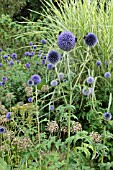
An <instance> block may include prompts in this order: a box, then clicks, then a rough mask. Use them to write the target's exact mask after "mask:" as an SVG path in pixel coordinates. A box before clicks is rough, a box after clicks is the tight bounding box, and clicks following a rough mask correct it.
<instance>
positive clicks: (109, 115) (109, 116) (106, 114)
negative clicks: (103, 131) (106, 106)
mask: <svg viewBox="0 0 113 170" xmlns="http://www.w3.org/2000/svg"><path fill="white" fill-rule="evenodd" d="M104 118H105V119H106V120H111V119H112V115H111V113H109V112H106V113H104Z"/></svg>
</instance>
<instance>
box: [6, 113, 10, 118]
mask: <svg viewBox="0 0 113 170" xmlns="http://www.w3.org/2000/svg"><path fill="white" fill-rule="evenodd" d="M6 118H7V119H8V120H10V119H11V112H7V114H6Z"/></svg>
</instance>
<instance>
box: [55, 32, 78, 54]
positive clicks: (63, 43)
mask: <svg viewBox="0 0 113 170" xmlns="http://www.w3.org/2000/svg"><path fill="white" fill-rule="evenodd" d="M76 42H77V39H76V38H75V36H74V34H73V33H72V32H70V31H64V32H61V33H60V35H59V36H58V38H57V43H58V46H59V48H60V49H62V50H64V51H70V50H72V49H73V48H74V47H75V45H76Z"/></svg>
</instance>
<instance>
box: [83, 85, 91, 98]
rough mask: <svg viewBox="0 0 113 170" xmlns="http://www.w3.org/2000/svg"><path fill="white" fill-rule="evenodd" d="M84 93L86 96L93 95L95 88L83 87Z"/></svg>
mask: <svg viewBox="0 0 113 170" xmlns="http://www.w3.org/2000/svg"><path fill="white" fill-rule="evenodd" d="M82 93H83V95H84V96H89V95H92V94H93V89H92V88H90V87H89V88H88V89H83V90H82Z"/></svg>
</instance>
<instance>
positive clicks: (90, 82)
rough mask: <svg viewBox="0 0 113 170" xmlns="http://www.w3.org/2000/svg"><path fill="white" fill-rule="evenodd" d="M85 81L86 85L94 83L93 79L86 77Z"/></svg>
mask: <svg viewBox="0 0 113 170" xmlns="http://www.w3.org/2000/svg"><path fill="white" fill-rule="evenodd" d="M86 81H87V83H88V84H92V83H93V82H94V78H93V77H88V78H87V80H86Z"/></svg>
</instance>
